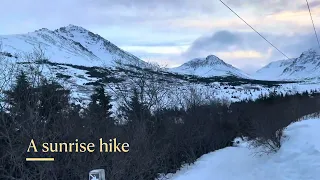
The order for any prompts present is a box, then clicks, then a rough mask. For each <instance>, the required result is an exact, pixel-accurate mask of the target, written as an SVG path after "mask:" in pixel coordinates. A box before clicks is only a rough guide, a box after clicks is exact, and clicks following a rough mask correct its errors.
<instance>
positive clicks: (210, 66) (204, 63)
mask: <svg viewBox="0 0 320 180" xmlns="http://www.w3.org/2000/svg"><path fill="white" fill-rule="evenodd" d="M170 71H172V72H175V73H180V74H189V75H196V76H202V77H212V76H232V75H233V76H238V77H242V78H249V75H247V74H245V73H244V72H242V71H241V70H239V69H237V68H235V67H233V66H232V65H230V64H227V63H225V62H224V61H223V60H221V59H220V58H218V57H216V56H214V55H209V56H207V57H206V58H196V59H192V60H190V61H188V62H186V63H184V64H182V65H181V66H179V67H176V68H172V69H170Z"/></svg>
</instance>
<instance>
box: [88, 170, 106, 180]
mask: <svg viewBox="0 0 320 180" xmlns="http://www.w3.org/2000/svg"><path fill="white" fill-rule="evenodd" d="M89 180H106V175H105V171H104V169H95V170H92V171H90V172H89Z"/></svg>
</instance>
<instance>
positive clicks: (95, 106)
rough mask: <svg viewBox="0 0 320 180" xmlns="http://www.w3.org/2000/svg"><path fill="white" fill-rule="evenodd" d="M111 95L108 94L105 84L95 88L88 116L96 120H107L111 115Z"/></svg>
mask: <svg viewBox="0 0 320 180" xmlns="http://www.w3.org/2000/svg"><path fill="white" fill-rule="evenodd" d="M110 101H111V96H109V95H106V93H105V89H104V87H103V86H101V87H98V88H96V89H95V92H94V93H93V94H92V95H91V102H90V103H89V106H88V112H87V114H88V116H90V117H92V118H94V119H96V120H107V119H110V117H111V114H112V113H111V108H112V105H111V104H110Z"/></svg>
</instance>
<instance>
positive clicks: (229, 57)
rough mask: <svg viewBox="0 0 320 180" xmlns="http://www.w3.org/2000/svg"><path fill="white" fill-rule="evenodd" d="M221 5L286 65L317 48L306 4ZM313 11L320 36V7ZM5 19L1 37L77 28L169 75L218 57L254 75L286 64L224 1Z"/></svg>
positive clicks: (30, 0) (10, 3)
mask: <svg viewBox="0 0 320 180" xmlns="http://www.w3.org/2000/svg"><path fill="white" fill-rule="evenodd" d="M224 2H225V3H227V4H228V5H229V6H230V7H231V8H232V9H233V10H234V11H236V12H237V13H238V14H239V15H240V16H241V17H242V18H244V19H245V20H246V21H247V22H248V23H249V24H251V25H252V26H253V27H254V28H256V29H257V30H258V31H259V32H260V33H261V34H263V35H264V36H265V37H266V38H267V39H268V40H270V41H271V42H272V43H273V44H274V45H275V46H277V47H278V48H279V49H280V50H282V51H283V52H284V53H285V54H286V55H287V56H289V57H297V56H298V55H299V54H300V53H301V52H302V51H305V50H307V49H309V48H317V41H316V38H315V36H314V32H313V27H312V24H311V20H310V16H309V12H308V9H307V5H306V2H305V1H304V0H224ZM309 3H310V7H311V11H312V13H313V19H314V22H315V25H316V29H317V30H319V29H320V1H319V0H309ZM0 12H1V16H0V34H20V33H26V32H32V31H34V30H37V29H40V28H43V27H45V28H48V29H52V30H53V29H57V28H59V27H62V26H67V25H69V24H74V25H78V26H82V27H84V28H86V29H88V30H90V31H92V32H94V33H97V34H100V35H101V36H103V37H104V38H106V39H108V40H110V41H111V42H113V43H114V44H116V45H117V46H119V47H120V48H122V49H124V50H126V51H129V52H131V53H132V54H134V55H136V56H138V57H140V58H141V59H143V60H146V61H151V62H157V63H159V64H161V65H167V66H168V67H173V66H178V65H180V64H182V63H183V62H186V61H188V60H190V59H193V58H197V57H205V56H207V55H209V54H214V55H217V56H218V57H220V58H221V59H223V60H225V61H226V62H228V63H230V64H232V65H234V66H235V67H238V68H240V69H242V70H244V71H246V72H249V73H252V72H254V71H255V70H257V69H259V68H261V67H262V66H264V65H266V64H267V63H269V62H271V61H275V60H281V59H285V57H284V56H283V55H281V54H280V53H279V52H277V51H276V50H275V49H274V48H273V47H272V46H270V45H269V44H268V43H267V42H265V41H264V40H263V39H262V38H261V37H259V36H258V35H257V34H256V33H255V32H253V31H252V30H251V29H250V28H249V27H248V26H247V25H246V24H244V23H243V22H242V21H241V20H240V19H238V17H237V16H235V15H234V14H233V13H232V12H230V11H229V10H228V9H227V8H226V7H225V6H223V4H222V3H221V2H220V1H219V0H55V1H48V0H1V2H0ZM319 35H320V31H319Z"/></svg>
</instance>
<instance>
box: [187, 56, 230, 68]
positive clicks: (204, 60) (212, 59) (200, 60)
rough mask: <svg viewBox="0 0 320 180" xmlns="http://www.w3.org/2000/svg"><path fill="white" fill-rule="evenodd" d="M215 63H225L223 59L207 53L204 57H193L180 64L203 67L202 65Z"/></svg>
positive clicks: (213, 64)
mask: <svg viewBox="0 0 320 180" xmlns="http://www.w3.org/2000/svg"><path fill="white" fill-rule="evenodd" d="M216 65H227V64H226V63H225V62H224V61H223V60H221V59H220V58H218V57H217V56H215V55H209V56H207V57H206V58H195V59H192V60H190V61H189V62H186V63H185V64H183V65H182V66H189V67H192V68H198V67H204V66H216Z"/></svg>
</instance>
